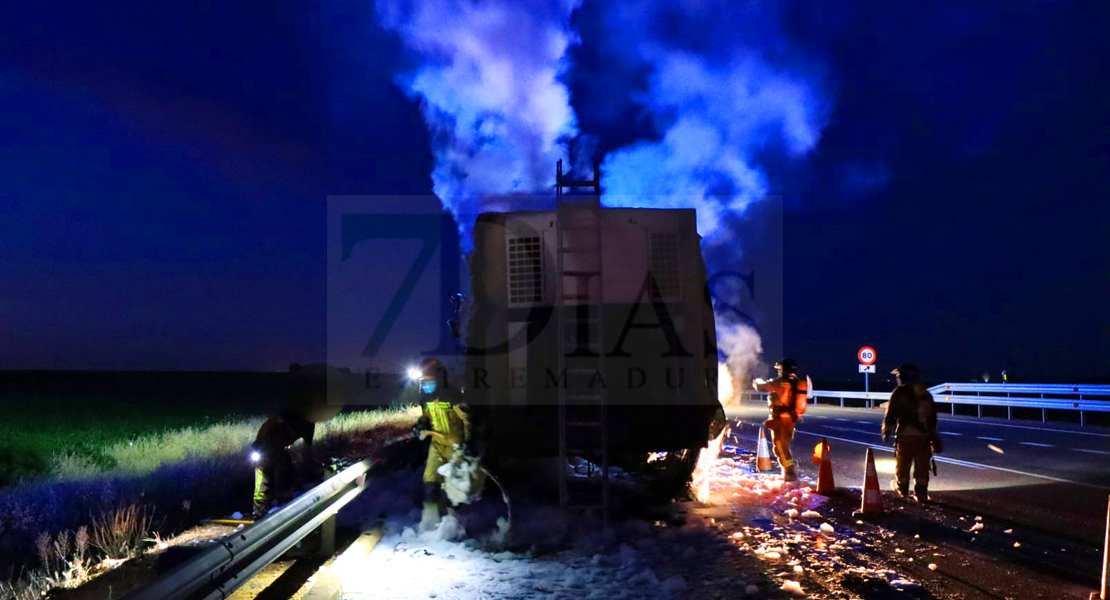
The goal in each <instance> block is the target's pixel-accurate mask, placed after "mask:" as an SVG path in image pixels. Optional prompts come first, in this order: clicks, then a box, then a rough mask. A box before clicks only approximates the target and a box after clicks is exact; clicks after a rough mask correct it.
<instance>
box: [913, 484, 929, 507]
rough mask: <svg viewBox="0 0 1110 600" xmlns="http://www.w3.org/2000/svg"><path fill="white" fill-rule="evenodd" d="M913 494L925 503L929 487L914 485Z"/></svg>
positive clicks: (927, 499) (927, 498)
mask: <svg viewBox="0 0 1110 600" xmlns="http://www.w3.org/2000/svg"><path fill="white" fill-rule="evenodd" d="M913 495H914V498H916V499H917V501H918V502H921V503H925V502H928V501H929V488H928V486H923V485H915V486H913Z"/></svg>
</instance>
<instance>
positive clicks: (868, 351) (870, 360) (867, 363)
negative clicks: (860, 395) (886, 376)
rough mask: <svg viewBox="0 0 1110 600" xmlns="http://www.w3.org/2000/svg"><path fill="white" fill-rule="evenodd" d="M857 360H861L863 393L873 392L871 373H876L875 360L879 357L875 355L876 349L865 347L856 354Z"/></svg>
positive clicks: (860, 370)
mask: <svg viewBox="0 0 1110 600" xmlns="http://www.w3.org/2000/svg"><path fill="white" fill-rule="evenodd" d="M856 358H858V359H859V372H860V373H863V391H864V392H870V391H871V380H870V375H871V373H874V372H875V359H876V358H878V355H877V354H875V349H874V348H872V347H871V346H864V347H862V348H860V349H859V352H857V353H856Z"/></svg>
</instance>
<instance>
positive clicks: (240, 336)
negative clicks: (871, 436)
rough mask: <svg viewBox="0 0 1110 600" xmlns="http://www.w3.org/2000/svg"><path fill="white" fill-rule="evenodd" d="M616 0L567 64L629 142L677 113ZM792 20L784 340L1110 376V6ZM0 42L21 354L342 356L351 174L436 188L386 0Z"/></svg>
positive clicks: (828, 355) (251, 10)
mask: <svg viewBox="0 0 1110 600" xmlns="http://www.w3.org/2000/svg"><path fill="white" fill-rule="evenodd" d="M594 8H595V6H594V5H592V4H591V3H590V2H586V5H585V6H584V8H582V9H581V10H580V12H579V13H578V14H577V16H576V26H577V27H578V29H579V31H580V32H581V36H582V43H581V45H579V46H578V47H576V48H574V49H573V50H572V52H571V59H572V60H573V61H574V64H575V67H574V68H572V69H571V70H570V71H569V73H568V76H567V83H568V85H569V88H570V91H571V94H572V97H571V103H572V105H573V107H574V109H575V111H576V112H577V114H578V116H579V125H580V128H581V130H582V131H583V132H585V133H589V134H590V135H592V136H594V137H596V139H597V144H598V147H599V150H600V151H602V152H604V151H607V150H611V149H613V148H616V147H620V146H622V145H625V144H627V143H629V142H630V141H634V140H636V139H641V138H643V137H650V135H651V127H650V124H649V123H646V122H645V120H644V118H643V116H642V114H639V113H638V112H637V109H636V106H635V104H634V103H633V102H630V101H623V100H622V99H623V98H627V97H630V92H631V91H635V90H636V89H637V87H638V86H639V87H642V86H643V79H644V78H645V76H646V75H645V74H644V73H642V72H637V71H636V69H634V68H630V69H627V70H624V71H622V70H620V69H619V68H618V67H619V65H617V66H614V65H613V60H614V57H613V56H609V55H607V52H609V50H607V45H606V43H605V36H606V32H605V31H604V30H603V29H602V28H600V27H598V26H596V21H594V20H593V17H594V16H595V15H594V14H593V13H594V12H596V11H595V10H594ZM676 28H679V29H680V28H681V24H679V25H676ZM782 28H783V31H784V32H785V35H786V36H788V37H789V39H790V40H791V41H792V46H791V47H792V48H794V49H798V48H800V49H802V50H803V51H804V54H805V55H806V56H807V57H808V58H809V59H812V60H811V62H812V63H813V64H815V65H818V66H819V69H820V71H821V73H820V75H819V78H820V81H821V82H822V85H824V86H825V88H826V89H827V92H828V94H829V97H830V99H831V113H830V115H829V121H828V125H827V127H826V129H825V130H824V134H823V136H822V138H821V140H820V142H819V145H818V147H817V148H816V150H815V151H814V152H812V153H810V154H809V155H808V156H806V157H805V158H803V159H797V158H794V159H790V160H787V159H786V158H785V157H781V156H776V155H775V153H774V151H770V152H768V153H767V154H766V155H765V156H763V157H761V164H762V166H763V167H764V168H765V169H766V171H767V172H768V174H769V176H770V179H771V189H772V193H776V194H781V195H783V197H784V200H785V202H786V205H787V213H786V219H787V221H786V229H785V231H786V245H785V266H786V276H785V306H784V312H785V315H786V317H785V329H784V333H783V338H784V343H785V346H786V350H787V352H788V353H790V354H791V355H793V356H794V357H796V358H797V359H798V360H799V361H801V362H802V364H803V367H809V368H810V369H811V370H812V371H813V372H814V373H815V374H817V375H819V376H823V377H833V376H840V375H850V374H851V373H852V372H853V371H854V370H855V366H854V362H853V360H854V359H853V357H854V353H855V350H856V348H857V347H858V346H860V345H861V344H864V343H867V344H870V345H872V346H874V347H876V348H877V349H878V352H879V355H880V363H887V364H889V365H890V366H893V365H892V364H890V363H893V362H895V361H901V360H915V361H917V362H919V363H921V364H922V365H923V367H924V368H925V369H926V370H927V372H928V373H929V374H932V375H934V376H935V377H938V378H940V377H944V378H949V377H958V376H974V375H979V374H981V373H982V372H983V371H984V370H989V371H990V372H992V373H994V374H995V376H997V372H998V371H999V370H1000V369H1003V368H1008V369H1010V370H1011V372H1012V373H1014V374H1015V375H1016V376H1017V377H1019V378H1024V379H1026V380H1030V379H1047V378H1052V379H1074V378H1079V377H1092V376H1107V375H1110V318H1108V317H1107V314H1106V308H1105V306H1104V305H1105V304H1106V302H1107V299H1108V298H1110V262H1108V259H1107V256H1108V255H1110V243H1108V241H1107V240H1110V209H1107V203H1106V190H1107V186H1108V184H1110V176H1108V175H1107V170H1108V169H1107V167H1108V158H1110V152H1108V140H1110V80H1108V79H1107V78H1106V77H1105V61H1106V59H1107V58H1108V57H1110V53H1108V52H1107V42H1106V39H1105V35H1104V33H1105V31H1108V30H1110V5H1108V4H1107V3H1105V2H1098V1H1092V2H1077V3H1051V2H1031V1H1019V2H970V3H961V4H960V5H959V6H950V5H949V4H948V3H931V4H929V5H926V6H922V5H920V3H914V4H910V3H881V2H870V1H863V2H846V1H842V2H821V3H810V2H806V3H797V4H796V5H794V6H793V7H792V8H791V9H790V10H788V11H786V13H785V18H784V20H783V22H782ZM778 51H779V49H777V48H774V47H772V46H771V45H769V46H768V50H767V52H768V53H769V54H774V53H775V52H778ZM0 56H2V59H0V205H2V211H3V212H2V213H0V368H115V369H123V368H137V369H153V368H171V369H194V368H200V369H239V368H248V369H278V368H283V367H284V366H285V365H286V364H287V363H289V362H291V361H294V360H300V361H305V360H312V359H316V358H319V357H322V356H323V355H324V352H325V346H326V343H327V340H326V336H325V321H326V302H325V273H324V261H325V238H326V233H325V223H324V215H325V204H326V200H327V197H328V195H333V194H417V195H419V194H430V193H431V185H432V184H431V179H430V172H431V169H432V156H431V153H430V150H429V136H428V133H427V132H426V129H425V127H424V124H423V120H422V118H421V115H420V112H419V109H418V106H417V105H416V104H415V103H414V102H412V101H410V100H409V99H407V98H406V97H405V95H404V94H403V93H402V92H401V91H400V90H399V89H398V88H397V87H396V86H395V85H394V84H393V78H394V77H395V76H396V74H397V73H399V72H401V71H404V70H405V69H407V68H410V67H411V64H407V63H406V62H405V61H406V60H407V59H406V58H405V55H404V53H403V52H402V50H401V46H400V43H399V42H398V41H397V40H396V39H395V38H394V37H393V36H392V35H391V34H388V33H386V32H383V31H382V30H381V29H380V28H378V26H377V25H376V24H375V17H374V14H373V8H372V4H371V3H370V2H351V1H340V2H334V3H328V5H327V8H314V7H309V6H308V5H306V4H297V5H289V4H283V3H271V2H260V1H254V2H252V1H236V0H233V1H231V2H226V3H194V4H188V5H174V6H171V5H165V6H162V5H156V4H150V3H148V2H139V1H137V0H129V1H124V2H114V3H111V5H110V6H104V5H99V6H97V5H90V4H89V3H77V2H62V3H50V4H49V5H46V4H41V3H40V4H36V3H18V5H15V6H6V7H5V8H3V9H0ZM780 58H783V57H780ZM785 59H789V57H788V56H787V57H785ZM618 75H619V76H618ZM414 202H415V201H414ZM413 318H415V319H417V320H419V319H418V317H413ZM437 321H438V315H433V316H431V317H429V318H428V329H429V330H431V329H434V328H435V327H437V326H438V322H437ZM888 361H889V362H888Z"/></svg>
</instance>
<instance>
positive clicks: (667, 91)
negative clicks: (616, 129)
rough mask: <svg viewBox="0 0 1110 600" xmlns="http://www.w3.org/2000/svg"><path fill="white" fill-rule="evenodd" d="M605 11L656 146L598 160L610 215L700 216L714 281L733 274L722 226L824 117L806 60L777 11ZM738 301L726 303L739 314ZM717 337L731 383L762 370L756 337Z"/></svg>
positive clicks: (702, 6)
mask: <svg viewBox="0 0 1110 600" xmlns="http://www.w3.org/2000/svg"><path fill="white" fill-rule="evenodd" d="M601 6H602V9H601V13H602V14H603V18H604V20H605V22H606V25H607V29H608V30H610V31H611V32H612V38H611V41H610V49H609V52H610V55H611V56H614V55H615V56H617V57H620V60H621V62H624V63H627V64H633V65H639V66H640V67H641V68H643V69H645V70H646V72H647V73H648V79H647V89H646V91H645V92H643V93H639V94H636V95H635V100H636V102H637V103H638V104H639V105H640V106H641V108H642V110H643V111H644V112H645V113H646V114H647V115H648V116H650V118H651V121H652V123H653V124H654V126H655V129H656V134H657V135H656V137H655V138H654V139H653V140H651V141H642V142H639V143H635V144H632V145H630V146H628V147H625V148H622V149H620V150H617V151H615V152H612V153H610V154H609V155H608V156H606V157H605V161H604V163H603V173H604V179H603V182H604V187H605V203H606V204H607V205H611V206H657V207H684V208H695V209H697V211H698V231H699V233H701V235H702V236H703V240H704V241H703V244H704V245H705V246H706V247H713V248H714V249H715V250H716V251H715V252H713V253H712V256H713V258H712V260H713V261H716V262H717V264H714V262H710V264H709V265H708V267H709V268H710V270H711V271H713V270H721V269H735V268H737V263H739V258H740V255H741V248H740V246H739V244H738V240H736V239H734V236H732V235H730V231H729V229H728V226H727V225H728V223H729V221H730V219H732V218H735V217H738V216H740V215H741V214H742V213H743V212H744V211H745V209H747V208H748V207H749V206H750V205H751V204H752V203H753V202H758V201H759V200H760V199H761V198H764V197H766V196H767V194H768V181H767V176H766V174H765V172H764V170H763V169H762V168H761V166H760V164H759V162H758V161H759V158H760V156H761V154H765V153H766V152H767V151H768V150H774V151H776V152H778V153H779V154H780V155H785V156H800V155H804V154H806V153H808V152H810V151H811V150H813V148H814V147H815V146H816V144H817V141H818V139H819V138H820V134H821V130H822V127H823V125H824V122H825V119H826V115H827V108H828V107H827V106H826V104H825V102H824V96H823V95H822V93H821V91H820V90H819V89H817V87H816V86H815V85H814V84H813V83H812V80H813V77H812V76H811V75H810V74H809V73H808V72H807V71H803V70H802V69H806V68H808V67H807V66H806V65H804V64H803V63H801V62H799V61H798V60H797V57H798V56H800V54H801V53H799V52H797V51H795V50H794V49H793V48H791V47H790V44H789V42H788V41H787V38H786V36H785V35H783V33H782V31H781V27H780V23H779V15H778V14H777V11H778V10H780V9H781V7H782V6H783V4H781V3H779V2H768V1H760V0H753V1H751V2H726V1H715V0H672V1H666V2H662V1H661V2H642V1H639V0H607V1H606V2H605V3H603V4H602V5H601ZM787 60H790V61H791V62H790V64H786V61H787ZM721 250H723V251H721ZM722 257H727V258H722ZM722 261H731V263H732V264H721V262H722ZM738 299H739V298H738V297H737V298H735V299H733V298H730V299H727V300H728V302H726V303H727V304H731V305H732V306H737V305H738V302H736V301H735V300H738ZM717 333H718V335H717V342H718V346H719V347H720V349H721V350H722V351H723V352H724V353H725V354H726V355H727V364H728V367H729V370H730V372H731V373H732V374H733V376H735V377H737V378H741V377H747V376H749V375H751V374H753V373H756V372H758V371H760V370H762V364H761V360H762V352H763V344H762V341H761V339H760V336H759V334H758V333H757V332H756V331H755V330H754V329H753V328H751V327H750V326H749V325H747V324H745V323H742V322H738V321H737V320H735V319H731V318H729V316H727V315H718V318H717Z"/></svg>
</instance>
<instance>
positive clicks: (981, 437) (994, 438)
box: [976, 435, 1006, 442]
mask: <svg viewBox="0 0 1110 600" xmlns="http://www.w3.org/2000/svg"><path fill="white" fill-rule="evenodd" d="M976 439H980V440H986V441H988V442H1004V441H1006V440H1004V439H1002V438H996V437H989V436H985V435H980V436H976Z"/></svg>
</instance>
